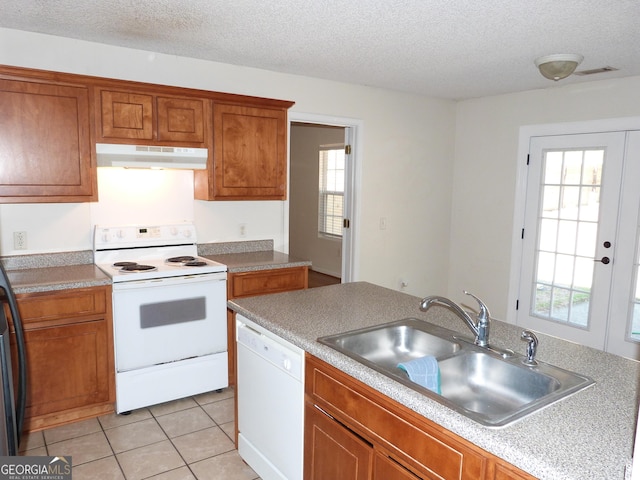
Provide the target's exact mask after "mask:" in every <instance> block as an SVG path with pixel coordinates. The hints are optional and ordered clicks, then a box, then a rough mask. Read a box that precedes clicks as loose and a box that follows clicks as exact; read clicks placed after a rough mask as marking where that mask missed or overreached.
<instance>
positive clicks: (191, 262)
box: [183, 260, 207, 267]
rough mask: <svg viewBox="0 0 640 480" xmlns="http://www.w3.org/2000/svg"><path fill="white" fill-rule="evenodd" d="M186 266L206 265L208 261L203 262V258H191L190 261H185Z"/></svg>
mask: <svg viewBox="0 0 640 480" xmlns="http://www.w3.org/2000/svg"><path fill="white" fill-rule="evenodd" d="M183 265H184V266H185V267H205V266H206V265H207V262H203V261H202V260H191V261H189V262H185V263H183Z"/></svg>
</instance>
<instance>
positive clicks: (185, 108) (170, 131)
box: [156, 97, 205, 143]
mask: <svg viewBox="0 0 640 480" xmlns="http://www.w3.org/2000/svg"><path fill="white" fill-rule="evenodd" d="M204 103H205V100H202V99H188V98H171V97H158V98H157V101H156V106H157V110H158V140H159V141H162V142H195V143H204V141H205V134H204V128H205V122H204V112H205V108H204Z"/></svg>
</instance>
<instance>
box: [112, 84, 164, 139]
mask: <svg viewBox="0 0 640 480" xmlns="http://www.w3.org/2000/svg"><path fill="white" fill-rule="evenodd" d="M99 106H100V120H101V127H102V130H101V131H100V132H99V136H101V137H102V138H103V139H105V140H106V139H113V138H117V139H131V140H153V97H152V96H151V95H142V94H136V93H128V92H113V91H110V90H101V91H100V101H99Z"/></svg>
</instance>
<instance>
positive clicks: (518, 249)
mask: <svg viewBox="0 0 640 480" xmlns="http://www.w3.org/2000/svg"><path fill="white" fill-rule="evenodd" d="M638 129H640V117H622V118H610V119H603V120H588V121H582V122H568V123H551V124H542V125H524V126H522V127H520V134H519V137H518V156H517V162H518V167H517V172H516V192H515V199H514V204H513V234H512V238H511V265H510V273H509V278H510V281H509V293H508V297H507V302H508V303H507V318H506V321H507V322H508V323H512V324H514V325H515V324H516V316H517V311H516V301H517V300H518V293H519V291H520V281H519V280H520V266H521V264H522V254H523V241H522V228H523V227H524V214H525V202H526V199H527V154H528V153H529V145H530V142H531V137H541V136H551V135H569V134H580V133H604V132H619V131H626V130H638Z"/></svg>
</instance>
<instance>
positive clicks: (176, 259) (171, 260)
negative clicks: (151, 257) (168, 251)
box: [167, 255, 196, 263]
mask: <svg viewBox="0 0 640 480" xmlns="http://www.w3.org/2000/svg"><path fill="white" fill-rule="evenodd" d="M195 259H196V257H192V256H190V255H183V256H181V257H171V258H167V263H185V262H193V261H194V260H195Z"/></svg>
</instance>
